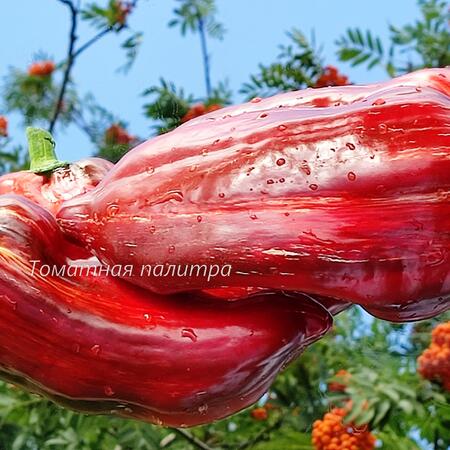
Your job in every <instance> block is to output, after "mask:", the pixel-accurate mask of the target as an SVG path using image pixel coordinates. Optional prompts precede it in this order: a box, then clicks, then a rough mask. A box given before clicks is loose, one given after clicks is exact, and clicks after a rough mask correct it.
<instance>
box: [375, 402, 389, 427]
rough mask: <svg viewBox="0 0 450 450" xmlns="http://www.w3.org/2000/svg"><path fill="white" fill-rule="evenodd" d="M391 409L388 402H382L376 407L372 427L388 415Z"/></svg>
mask: <svg viewBox="0 0 450 450" xmlns="http://www.w3.org/2000/svg"><path fill="white" fill-rule="evenodd" d="M390 409H391V402H390V401H389V400H383V401H382V402H381V403H380V404H379V406H378V407H377V411H376V415H375V417H374V419H373V424H374V426H376V425H378V424H379V423H380V422H381V421H382V420H383V419H384V418H385V417H386V415H387V414H388V413H389V411H390Z"/></svg>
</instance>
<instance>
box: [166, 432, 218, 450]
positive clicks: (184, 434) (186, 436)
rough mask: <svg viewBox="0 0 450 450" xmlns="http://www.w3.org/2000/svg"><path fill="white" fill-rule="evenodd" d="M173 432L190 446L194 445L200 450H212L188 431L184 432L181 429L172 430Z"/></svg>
mask: <svg viewBox="0 0 450 450" xmlns="http://www.w3.org/2000/svg"><path fill="white" fill-rule="evenodd" d="M173 431H174V432H175V433H178V434H179V435H180V436H182V437H183V438H184V439H186V440H187V441H188V442H190V443H191V444H192V445H194V446H195V447H197V448H199V449H201V450H214V449H213V448H212V447H210V446H209V445H208V444H205V443H204V442H203V441H201V440H200V439H198V438H196V437H195V436H194V435H193V434H191V433H189V431H187V430H184V429H183V428H173Z"/></svg>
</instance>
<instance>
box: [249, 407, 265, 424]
mask: <svg viewBox="0 0 450 450" xmlns="http://www.w3.org/2000/svg"><path fill="white" fill-rule="evenodd" d="M250 415H251V416H252V418H253V419H255V420H261V421H262V420H267V418H268V416H269V415H268V413H267V409H266V408H264V407H261V408H255V409H253V410H252V411H251V412H250Z"/></svg>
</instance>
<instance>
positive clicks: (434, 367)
mask: <svg viewBox="0 0 450 450" xmlns="http://www.w3.org/2000/svg"><path fill="white" fill-rule="evenodd" d="M417 363H418V372H419V373H420V375H421V376H422V377H423V378H426V379H428V380H434V381H438V382H441V383H442V386H443V388H444V389H445V390H448V391H450V321H449V322H446V323H442V324H440V325H438V326H437V327H436V328H435V329H434V330H433V331H432V332H431V344H430V346H429V347H428V348H427V349H426V350H425V351H424V352H423V353H422V354H421V355H420V356H419V358H418V359H417Z"/></svg>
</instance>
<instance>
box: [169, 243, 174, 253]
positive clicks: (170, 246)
mask: <svg viewBox="0 0 450 450" xmlns="http://www.w3.org/2000/svg"><path fill="white" fill-rule="evenodd" d="M174 252H175V245H169V253H174Z"/></svg>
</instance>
